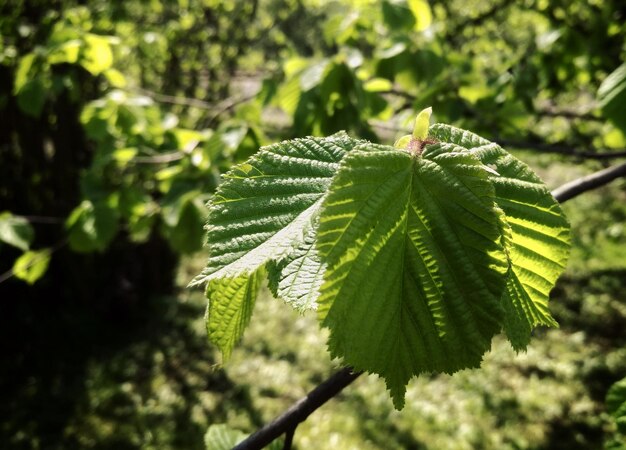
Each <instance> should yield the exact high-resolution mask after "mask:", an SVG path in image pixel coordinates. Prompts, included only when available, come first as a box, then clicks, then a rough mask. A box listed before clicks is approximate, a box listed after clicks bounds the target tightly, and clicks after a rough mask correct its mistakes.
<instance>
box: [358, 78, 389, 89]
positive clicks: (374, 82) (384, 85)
mask: <svg viewBox="0 0 626 450" xmlns="http://www.w3.org/2000/svg"><path fill="white" fill-rule="evenodd" d="M392 88H393V84H392V83H391V81H389V80H387V79H386V78H372V79H371V80H367V81H366V82H365V83H363V89H365V90H366V91H368V92H385V91H389V90H391V89H392Z"/></svg>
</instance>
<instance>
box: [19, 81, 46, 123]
mask: <svg viewBox="0 0 626 450" xmlns="http://www.w3.org/2000/svg"><path fill="white" fill-rule="evenodd" d="M45 102H46V88H45V86H44V82H43V80H41V78H33V79H31V80H28V81H27V82H26V83H24V85H23V86H22V87H21V89H20V90H19V91H18V93H17V105H18V106H19V107H20V109H21V110H22V111H23V112H24V113H25V114H28V115H29V116H31V117H39V116H40V115H41V112H42V111H43V106H44V104H45Z"/></svg>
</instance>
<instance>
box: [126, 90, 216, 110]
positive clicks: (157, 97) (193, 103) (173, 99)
mask: <svg viewBox="0 0 626 450" xmlns="http://www.w3.org/2000/svg"><path fill="white" fill-rule="evenodd" d="M132 91H135V92H138V93H140V94H142V95H145V96H148V97H150V98H151V99H152V100H154V101H155V102H157V103H169V104H170V105H179V106H190V107H192V108H199V109H209V110H210V109H213V108H215V105H214V104H213V103H209V102H205V101H204V100H200V99H197V98H189V97H178V96H173V95H166V94H160V93H158V92H154V91H150V90H148V89H143V88H135V89H132Z"/></svg>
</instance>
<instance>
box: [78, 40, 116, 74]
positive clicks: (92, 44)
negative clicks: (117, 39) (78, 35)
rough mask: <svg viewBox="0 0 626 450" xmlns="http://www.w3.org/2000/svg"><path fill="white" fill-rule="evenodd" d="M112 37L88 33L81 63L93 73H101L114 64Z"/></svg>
mask: <svg viewBox="0 0 626 450" xmlns="http://www.w3.org/2000/svg"><path fill="white" fill-rule="evenodd" d="M111 43H112V40H111V37H109V36H99V35H97V34H92V33H87V34H86V35H85V46H84V47H83V54H82V58H81V59H80V64H81V65H82V66H83V67H84V68H85V69H87V70H88V71H89V72H91V73H92V74H93V75H99V74H101V73H102V72H104V71H105V70H107V69H109V68H110V67H111V65H112V64H113V50H112V49H111Z"/></svg>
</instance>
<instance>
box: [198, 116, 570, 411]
mask: <svg viewBox="0 0 626 450" xmlns="http://www.w3.org/2000/svg"><path fill="white" fill-rule="evenodd" d="M425 133H426V130H424V132H423V133H419V136H418V137H417V138H414V139H409V141H410V145H408V146H406V147H407V148H403V147H405V146H404V145H400V143H399V144H397V145H396V147H397V148H396V147H388V146H380V145H375V144H372V143H369V142H366V141H357V140H353V139H350V138H349V137H348V136H347V135H345V133H340V134H337V135H334V136H331V137H329V138H306V139H298V140H294V141H287V142H283V143H280V144H276V145H273V146H270V147H267V148H264V149H262V151H261V152H260V153H259V154H258V155H257V156H254V157H253V158H251V159H250V160H249V161H248V162H246V163H245V164H241V165H239V166H236V167H235V168H234V169H233V170H232V171H231V172H229V174H227V175H226V176H225V181H224V182H223V184H222V185H221V186H220V187H219V189H218V191H217V193H216V195H215V196H214V198H213V200H212V201H211V202H210V204H209V210H210V213H209V219H208V225H207V230H208V240H207V242H208V246H209V260H208V263H207V267H206V268H205V270H204V271H203V273H202V274H200V275H199V276H198V277H197V278H196V279H195V280H194V281H193V282H192V284H202V283H207V284H208V286H207V296H208V298H209V307H208V323H207V327H208V330H209V336H210V338H211V339H212V340H213V341H215V342H216V344H217V345H218V346H219V347H220V349H221V350H222V352H223V353H224V356H225V357H226V358H227V357H228V356H229V354H230V353H231V351H232V348H233V346H234V345H235V343H236V341H237V340H238V339H239V338H240V337H241V335H242V333H243V331H244V329H245V327H246V326H247V324H248V322H249V320H250V318H251V314H252V309H253V306H254V303H255V300H256V295H257V290H258V287H259V285H260V284H261V283H262V280H263V278H264V277H265V274H267V278H268V281H269V287H270V289H271V291H272V292H273V293H274V294H275V295H276V296H277V297H280V298H283V299H284V300H286V301H287V302H288V303H290V304H291V305H292V306H293V307H294V308H297V309H300V310H306V309H311V308H316V307H317V308H318V316H319V319H320V321H321V324H322V326H325V327H328V328H329V329H330V338H329V348H330V351H331V354H332V356H334V357H341V358H343V359H344V362H345V363H346V364H350V365H352V366H354V367H355V368H357V369H361V370H366V371H369V372H373V373H377V374H380V375H381V376H382V377H384V378H385V380H386V382H387V386H388V388H389V389H390V391H391V394H392V396H393V399H394V403H395V405H396V406H397V407H401V406H402V404H403V402H404V391H405V389H406V384H407V382H408V381H409V380H410V378H411V377H413V376H415V375H417V374H419V373H422V372H433V371H434V372H448V373H452V372H455V371H457V370H460V369H463V368H468V367H477V366H478V365H479V364H480V362H481V359H482V356H483V355H484V353H485V352H486V351H487V350H488V349H489V348H490V345H491V339H492V337H493V335H494V334H496V333H498V332H500V331H502V330H504V332H505V333H506V334H507V336H508V338H509V340H510V341H511V343H512V345H513V347H514V348H515V349H517V350H521V349H524V348H525V347H526V345H527V344H528V342H529V340H530V335H531V331H532V329H533V328H534V327H535V326H537V325H548V326H555V325H556V323H555V322H554V320H553V319H552V317H551V316H550V313H549V311H548V306H547V304H548V296H549V293H550V289H551V288H552V286H553V285H554V282H555V281H556V278H557V277H558V276H559V275H560V273H561V272H562V270H563V267H564V265H565V262H566V260H567V256H568V252H569V226H568V224H567V221H566V220H565V218H564V217H563V214H562V212H561V210H560V208H559V206H558V204H557V202H556V201H555V200H554V198H553V197H552V196H551V195H550V192H549V191H548V189H547V188H546V186H545V185H544V184H543V183H542V182H541V181H540V180H539V178H538V177H537V176H536V175H535V174H534V173H533V172H532V171H531V170H530V169H529V168H528V167H527V166H526V165H525V164H523V163H522V162H520V161H518V160H517V159H515V158H514V157H513V156H511V155H509V154H508V153H507V152H506V151H504V150H503V149H502V148H500V147H499V146H497V145H496V144H493V143H490V142H489V141H487V140H485V139H483V138H481V137H479V136H477V135H475V134H472V133H469V132H465V131H463V130H459V129H456V128H453V127H450V126H447V125H434V126H432V127H430V128H429V129H428V133H429V139H428V140H427V141H426V142H424V141H422V140H421V139H422V138H423V136H424V135H425Z"/></svg>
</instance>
